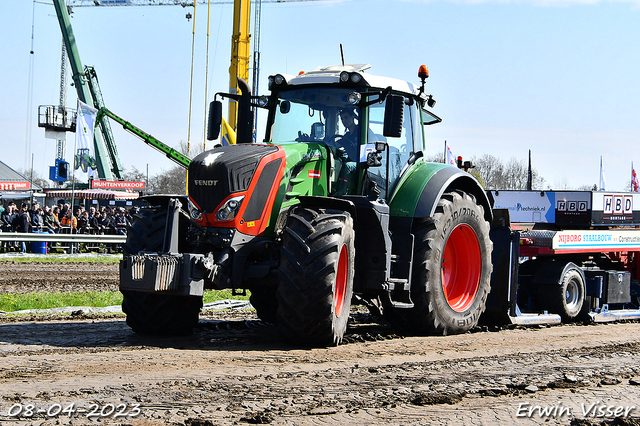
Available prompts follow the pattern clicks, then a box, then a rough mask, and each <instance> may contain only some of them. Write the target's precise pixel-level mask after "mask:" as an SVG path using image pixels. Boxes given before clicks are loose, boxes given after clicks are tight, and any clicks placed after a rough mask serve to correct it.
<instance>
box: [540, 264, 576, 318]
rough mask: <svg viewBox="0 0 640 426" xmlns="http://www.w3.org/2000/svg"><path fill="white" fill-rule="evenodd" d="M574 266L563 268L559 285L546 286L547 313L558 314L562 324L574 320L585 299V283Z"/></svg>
mask: <svg viewBox="0 0 640 426" xmlns="http://www.w3.org/2000/svg"><path fill="white" fill-rule="evenodd" d="M576 268H577V267H575V266H570V267H568V268H565V270H564V273H563V274H562V278H561V280H560V285H557V284H555V285H551V286H546V287H547V289H548V291H549V293H548V299H547V298H546V297H544V296H543V297H544V299H546V300H548V303H549V305H548V306H549V312H551V313H554V314H559V315H560V317H561V318H562V321H563V322H571V321H574V320H575V319H576V317H577V316H578V315H579V314H580V311H581V310H582V305H583V303H584V298H585V282H584V279H583V278H582V274H580V272H579V271H578V270H577V269H576Z"/></svg>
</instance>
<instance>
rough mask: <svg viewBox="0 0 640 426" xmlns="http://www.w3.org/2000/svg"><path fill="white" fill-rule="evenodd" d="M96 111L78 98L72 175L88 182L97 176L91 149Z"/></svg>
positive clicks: (93, 154)
mask: <svg viewBox="0 0 640 426" xmlns="http://www.w3.org/2000/svg"><path fill="white" fill-rule="evenodd" d="M97 113H98V110H97V109H95V108H91V107H90V106H89V105H87V104H85V103H84V102H82V101H80V100H78V117H77V119H76V148H75V149H76V152H75V153H74V155H73V176H75V178H76V179H77V180H78V181H80V182H88V181H89V178H98V170H97V169H98V164H97V162H96V156H95V153H94V150H93V127H94V125H95V123H96V115H97Z"/></svg>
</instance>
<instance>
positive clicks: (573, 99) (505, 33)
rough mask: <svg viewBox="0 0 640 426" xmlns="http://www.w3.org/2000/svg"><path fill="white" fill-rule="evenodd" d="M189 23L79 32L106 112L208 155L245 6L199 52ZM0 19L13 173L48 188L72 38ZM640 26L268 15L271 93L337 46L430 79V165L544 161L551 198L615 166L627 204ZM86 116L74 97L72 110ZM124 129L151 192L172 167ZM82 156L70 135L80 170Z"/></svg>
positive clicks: (554, 3) (534, 8)
mask: <svg viewBox="0 0 640 426" xmlns="http://www.w3.org/2000/svg"><path fill="white" fill-rule="evenodd" d="M187 12H190V13H191V14H192V15H193V7H191V8H183V7H180V6H128V7H75V8H74V9H73V14H72V18H71V23H72V26H73V30H74V33H75V37H76V40H77V44H78V50H79V54H80V58H81V60H82V62H83V63H84V64H85V65H92V66H94V67H95V69H96V72H97V75H98V78H99V81H100V87H101V89H102V94H103V97H104V100H105V104H106V106H107V107H108V108H109V109H111V110H112V111H113V112H115V113H116V114H118V115H120V116H121V117H123V118H125V119H127V120H129V121H130V122H132V123H133V124H135V125H137V126H138V127H140V128H142V129H143V130H145V131H147V132H149V133H150V134H152V135H154V136H155V137H157V138H158V139H160V140H161V141H163V142H165V143H167V144H168V145H171V146H174V147H178V145H179V143H180V141H184V142H187V141H189V142H190V143H191V144H192V146H195V145H196V144H201V143H203V142H204V134H205V130H204V127H205V125H204V117H205V111H206V104H207V102H208V101H210V100H211V98H212V97H213V94H214V93H216V92H225V91H227V90H228V86H229V74H228V69H229V64H230V51H231V32H232V17H233V5H232V4H224V5H220V4H216V5H212V6H211V11H210V13H208V11H207V6H206V4H198V5H197V8H196V20H195V22H196V26H195V36H194V35H193V20H192V21H188V20H187V19H186V18H185V15H186V13H187ZM0 13H1V15H2V16H3V17H4V19H3V25H2V26H0V39H1V40H2V41H3V43H2V44H1V45H0V46H1V47H0V53H1V54H2V61H0V62H1V63H0V75H2V76H3V80H4V81H3V84H2V86H1V88H0V100H1V101H2V102H1V103H2V109H3V112H2V114H0V128H1V129H2V136H1V137H0V160H1V161H3V162H4V163H6V164H8V165H9V166H11V167H13V168H15V169H30V168H31V165H32V164H33V168H34V171H35V173H36V174H39V175H40V176H42V177H48V174H49V171H48V170H49V166H51V165H53V163H54V160H55V157H56V142H55V141H54V140H50V139H45V137H44V130H43V129H42V128H38V126H37V123H38V119H37V109H38V106H39V105H57V104H58V102H59V93H60V52H61V44H62V38H61V35H60V27H59V24H58V21H57V18H56V16H55V10H54V8H53V5H52V4H47V3H46V0H45V1H43V2H40V1H38V2H37V3H34V2H31V1H26V0H21V1H8V0H2V1H0ZM253 18H254V15H253V12H252V23H251V31H252V33H253V28H254V22H253ZM207 21H208V22H209V36H208V44H209V49H208V53H207ZM639 23H640V0H635V1H622V0H621V1H616V0H609V1H603V0H516V1H509V0H327V1H291V2H283V3H265V4H263V5H262V16H261V32H260V58H261V62H260V79H259V88H260V90H259V91H260V93H266V92H267V90H266V89H267V77H268V76H269V75H273V74H277V73H289V74H297V73H298V72H300V71H303V70H311V69H313V68H316V67H318V66H324V65H332V64H338V63H340V61H341V57H340V44H342V46H343V50H344V56H345V62H346V63H369V64H371V66H372V67H371V69H370V70H368V71H367V72H368V73H371V74H376V75H383V76H388V77H395V78H400V79H403V80H407V81H410V82H413V83H415V84H419V79H418V77H417V72H418V68H419V66H420V65H422V64H425V65H427V66H428V67H429V71H430V77H429V79H428V80H427V85H426V87H427V92H428V93H431V94H432V95H433V97H434V98H435V99H436V101H437V104H436V106H435V108H434V109H433V112H434V113H435V114H437V115H438V116H440V117H441V118H442V119H443V121H442V123H440V124H438V125H435V126H429V127H428V128H427V144H428V146H427V153H426V154H427V155H429V154H434V153H437V152H442V151H443V150H444V143H445V141H447V144H448V145H449V146H450V147H451V149H452V151H453V153H454V154H455V155H456V156H458V155H461V156H463V157H464V158H470V157H474V156H475V157H480V156H482V155H484V154H491V155H493V156H496V157H498V158H500V159H501V160H502V161H503V162H505V163H506V162H507V161H509V160H510V159H512V158H515V159H517V160H520V161H527V158H528V152H529V150H531V152H532V162H533V167H534V168H535V169H536V170H537V171H538V173H539V175H540V176H542V177H543V178H544V179H545V181H546V186H547V188H553V189H576V188H579V187H584V186H593V185H594V184H598V181H599V177H600V158H601V157H602V162H603V165H604V170H605V177H606V184H607V185H606V189H607V190H612V191H622V190H627V189H628V188H629V181H630V178H631V164H632V162H635V164H636V166H635V167H636V170H638V171H640V149H638V147H639V146H640V119H639V117H638V116H639V115H640V24H639ZM255 39H256V37H255V34H253V38H252V40H253V41H255ZM194 40H195V44H194V56H193V58H194V59H193V85H192V87H193V89H192V95H191V96H190V87H191V82H192V79H191V74H192V71H191V69H192V42H193V41H194ZM32 45H33V52H34V53H33V54H31V53H30V51H31V50H32ZM251 50H252V51H253V50H254V47H253V46H252V49H251ZM207 55H208V77H207V78H206V79H205V75H206V73H207V67H206V62H207V60H206V58H207ZM252 60H253V59H252ZM69 81H71V79H70V78H69ZM205 83H206V84H205ZM205 86H206V88H207V91H208V98H209V99H208V101H207V100H206V99H205V97H204V94H205ZM190 98H191V99H192V100H191V103H190ZM75 105H76V95H75V90H74V89H73V88H72V87H70V88H69V89H68V100H67V106H69V107H72V108H75ZM190 105H191V117H190V116H189V111H190ZM262 115H264V113H262ZM189 117H190V119H189ZM260 120H261V122H262V121H264V117H262V116H260ZM189 122H191V126H190V125H189ZM112 127H113V129H114V133H115V138H116V144H117V149H118V153H119V157H120V161H121V162H122V165H123V166H124V168H125V171H130V170H132V168H133V167H135V168H137V169H138V170H140V171H143V172H144V173H146V172H147V170H148V173H149V175H150V176H153V175H156V174H159V173H163V172H164V171H166V170H168V169H170V168H172V167H173V163H171V162H170V161H169V160H168V159H166V158H165V157H164V156H163V155H162V154H160V153H158V152H157V151H155V150H153V149H152V148H150V147H148V146H147V145H145V144H144V143H143V142H142V141H140V140H139V139H138V138H136V137H135V136H132V135H130V134H128V133H126V132H124V131H123V130H121V128H119V126H117V124H115V123H112ZM258 134H259V135H260V136H261V135H262V134H263V131H262V129H258ZM73 141H74V135H73V134H68V135H67V151H68V152H67V154H66V157H67V160H69V159H70V158H72V156H71V154H72V149H73ZM209 144H211V142H209Z"/></svg>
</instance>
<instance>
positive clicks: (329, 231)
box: [277, 207, 355, 346]
mask: <svg viewBox="0 0 640 426" xmlns="http://www.w3.org/2000/svg"><path fill="white" fill-rule="evenodd" d="M354 242H355V234H354V230H353V219H352V218H351V215H350V214H349V213H348V212H343V211H336V210H325V209H311V208H304V207H295V208H293V209H292V211H291V213H290V214H289V218H288V221H287V226H286V228H285V231H284V234H283V236H282V249H281V260H280V269H279V270H278V275H279V285H278V290H277V298H278V311H277V322H278V327H279V328H280V331H281V333H282V335H283V337H285V338H286V339H287V340H289V341H291V342H294V343H296V344H302V345H308V346H332V345H338V344H340V342H342V338H343V337H344V333H345V331H346V329H347V322H348V320H349V310H350V307H351V296H352V294H353V276H354V263H355V248H354Z"/></svg>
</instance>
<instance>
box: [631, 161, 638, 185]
mask: <svg viewBox="0 0 640 426" xmlns="http://www.w3.org/2000/svg"><path fill="white" fill-rule="evenodd" d="M631 190H632V191H633V192H640V180H638V175H636V169H634V168H633V161H632V162H631Z"/></svg>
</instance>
